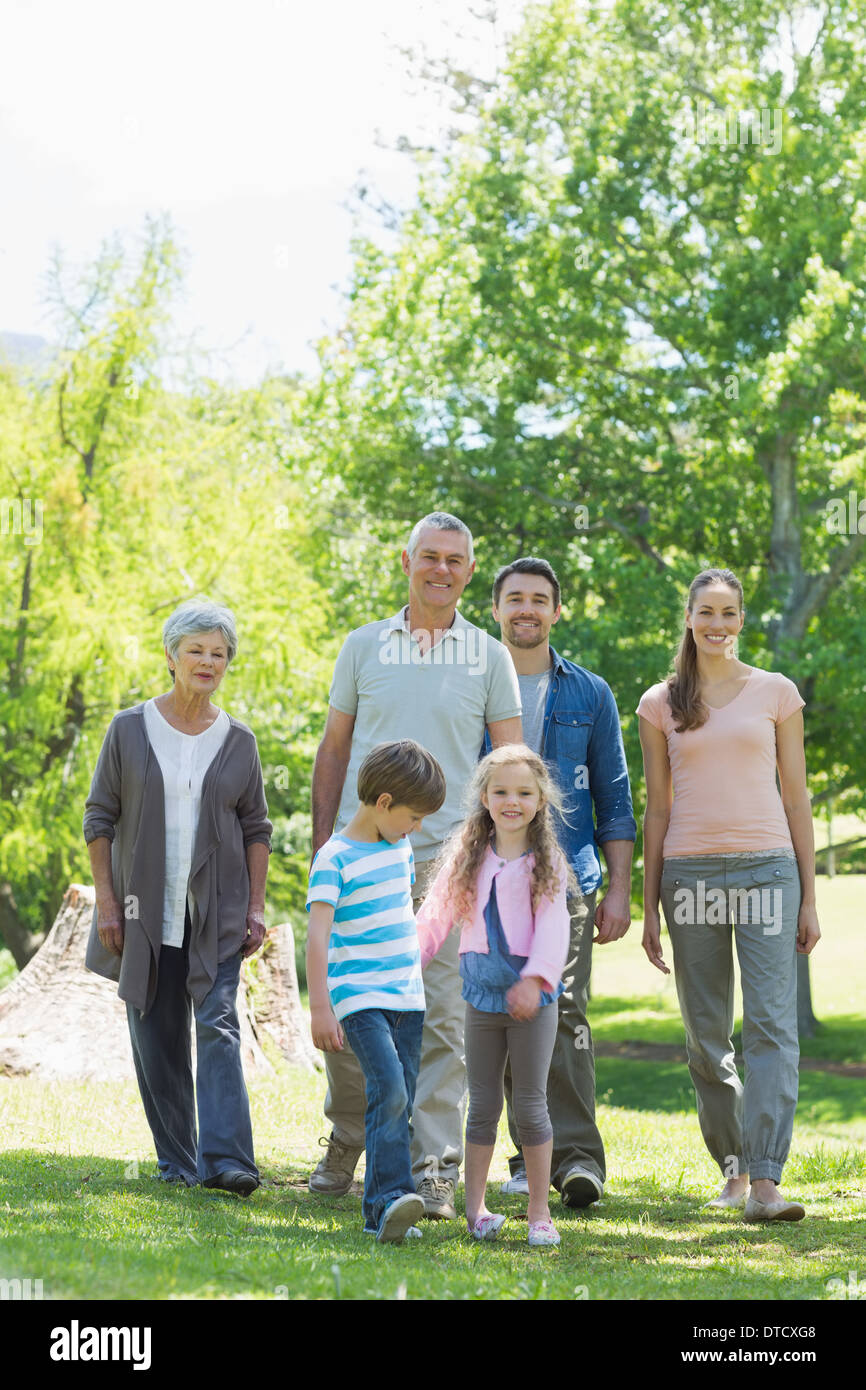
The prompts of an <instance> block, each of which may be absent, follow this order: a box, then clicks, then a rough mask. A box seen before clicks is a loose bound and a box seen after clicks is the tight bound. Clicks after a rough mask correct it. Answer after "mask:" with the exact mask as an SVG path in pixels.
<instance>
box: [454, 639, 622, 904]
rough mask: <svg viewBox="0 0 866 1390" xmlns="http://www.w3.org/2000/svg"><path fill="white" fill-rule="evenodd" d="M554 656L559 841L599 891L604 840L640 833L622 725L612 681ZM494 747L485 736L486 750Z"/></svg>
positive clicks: (547, 741) (547, 731)
mask: <svg viewBox="0 0 866 1390" xmlns="http://www.w3.org/2000/svg"><path fill="white" fill-rule="evenodd" d="M550 655H551V658H552V663H553V664H552V666H551V671H550V688H549V689H548V692H547V705H546V708H545V711H544V726H543V734H542V739H543V742H542V757H543V758H544V761H545V762H546V763H547V766H548V769H549V770H550V772H551V773H552V775H553V778H554V781H555V782H556V784H557V786H558V787H559V790H560V792H561V793H562V802H563V816H562V817H561V818H560V816H559V815H558V813H557V812H554V821H555V824H556V832H557V835H558V837H559V843H560V845H561V846H562V849H563V851H564V853H565V855H566V857H567V859H568V861H569V863H570V864H571V867H572V868H573V870H574V872H575V874H576V875H577V879H578V882H579V883H580V886H581V890H582V891H583V892H584V893H592V892H593V891H594V890H595V889H596V888H597V887H598V885H599V884H600V882H601V861H600V859H599V854H598V849H597V846H598V845H603V844H604V843H605V841H606V840H634V839H635V838H636V835H637V825H636V823H635V818H634V815H633V813H632V805H631V789H630V787H629V780H628V768H627V766H626V761H625V749H624V748H623V743H622V730H621V729H620V723H619V713H618V711H617V707H616V701H615V700H614V698H613V692H612V691H611V689H610V686H609V685H608V684H607V682H606V681H603V680H602V678H601V676H596V675H594V673H593V672H592V671H585V670H584V669H583V667H582V666H576V665H575V664H574V662H573V661H566V660H565V658H564V657H561V656H560V655H559V653H558V652H556V651H554V649H553V647H551V649H550ZM490 746H491V745H490V735H489V734H485V736H484V746H483V748H482V750H481V751H482V755H483V754H485V753H489V752H490ZM593 807H594V808H595V822H594V823H593Z"/></svg>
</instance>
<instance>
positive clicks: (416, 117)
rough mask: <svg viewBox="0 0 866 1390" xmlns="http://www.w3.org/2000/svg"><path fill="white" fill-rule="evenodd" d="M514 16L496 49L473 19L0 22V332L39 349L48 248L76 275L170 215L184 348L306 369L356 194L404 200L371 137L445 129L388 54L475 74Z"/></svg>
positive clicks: (248, 6) (177, 5)
mask: <svg viewBox="0 0 866 1390" xmlns="http://www.w3.org/2000/svg"><path fill="white" fill-rule="evenodd" d="M520 8H521V5H520V0H500V3H499V11H500V21H499V25H498V29H497V30H496V31H494V30H493V29H492V28H491V27H490V26H489V25H483V26H482V25H480V24H479V23H478V22H477V21H476V20H473V19H472V16H471V12H470V9H469V0H435V3H434V2H433V0H244V3H240V0H234V3H229V2H228V0H147V3H142V4H133V3H130V0H2V7H0V331H9V332H17V333H37V334H41V335H42V336H45V337H50V336H51V326H50V321H49V320H48V318H47V317H46V310H45V306H44V304H43V303H42V295H43V293H44V285H43V276H44V274H45V271H46V270H47V268H48V264H49V260H50V256H51V251H52V248H53V247H55V246H57V245H60V246H61V247H62V248H63V250H64V252H65V257H66V259H67V260H69V261H70V262H72V263H76V262H77V263H82V262H88V261H90V260H92V258H93V257H94V255H95V253H96V252H97V250H98V248H99V246H100V244H101V242H102V240H103V239H104V238H105V237H107V236H108V235H110V234H111V233H112V232H114V231H121V232H125V233H131V234H133V235H134V234H136V233H138V232H139V231H140V230H141V228H142V226H143V219H144V216H145V214H146V213H148V212H150V213H155V214H156V213H161V212H168V213H169V214H170V216H171V219H172V222H173V224H174V226H175V229H176V232H177V235H178V238H179V240H180V242H181V244H182V246H183V247H184V248H185V250H186V252H187V253H188V273H187V278H186V292H185V297H184V299H183V300H179V301H178V302H177V305H176V309H175V315H174V317H175V322H176V324H177V327H178V329H179V330H180V331H181V332H182V333H192V332H195V333H196V336H197V339H198V341H199V342H200V344H201V345H202V346H203V347H206V348H208V349H212V350H215V351H216V352H217V354H218V361H219V363H221V364H222V366H221V370H222V371H225V370H229V371H231V372H232V374H233V375H235V376H236V377H237V378H238V379H239V380H243V381H251V380H254V379H255V378H256V377H257V376H258V375H259V374H260V373H261V372H262V371H263V370H264V369H265V368H266V367H271V368H274V369H278V368H285V369H287V370H292V369H300V370H311V369H313V368H314V366H315V357H314V355H313V353H312V351H311V349H310V347H309V344H310V342H311V341H312V340H314V339H315V338H316V337H318V336H319V335H320V333H321V332H322V331H323V330H324V329H326V328H327V327H334V326H336V324H337V323H338V321H339V299H338V295H337V292H336V288H335V287H336V286H337V285H340V284H345V281H346V277H347V275H348V272H349V267H350V261H349V256H348V242H349V237H350V234H351V229H352V222H351V216H350V214H349V212H348V211H347V210H346V209H345V207H344V206H342V205H343V204H344V203H345V201H346V199H347V198H348V197H349V195H350V193H351V190H352V187H353V185H354V184H355V182H356V181H357V179H358V176H359V174H360V173H361V172H362V171H363V173H364V176H365V178H366V179H368V180H369V182H370V184H371V186H373V187H375V188H376V189H378V190H380V191H381V192H383V193H384V194H385V195H386V196H387V197H389V198H390V199H391V200H393V201H398V202H399V201H405V200H407V199H408V198H409V197H410V196H411V191H412V171H411V165H410V162H409V161H408V160H407V159H406V158H405V156H401V155H398V154H395V153H392V152H390V151H389V150H388V149H384V148H381V147H379V146H378V145H377V143H376V132H377V131H380V132H382V134H383V136H384V137H385V138H386V140H388V141H389V142H391V143H393V141H394V140H395V139H396V137H397V136H398V135H400V134H409V135H411V136H413V137H417V136H418V135H419V134H423V133H424V132H425V131H426V132H427V133H428V134H429V133H430V131H431V130H432V129H434V128H435V127H436V125H437V123H438V122H440V121H441V120H442V119H443V116H442V112H441V110H440V109H438V108H437V105H436V100H435V98H434V97H432V96H431V95H430V94H429V93H428V92H425V91H424V90H420V91H419V90H417V89H416V90H415V91H412V90H411V87H410V82H409V79H408V76H407V65H406V62H405V60H404V59H403V58H402V57H401V56H400V54H399V52H398V51H397V45H398V44H403V45H406V44H416V45H417V44H418V43H419V42H423V43H425V44H426V46H427V47H428V49H429V50H430V51H431V52H433V53H436V54H441V53H442V52H443V51H449V50H450V51H452V52H454V51H458V52H460V53H461V54H462V55H464V56H465V57H466V59H467V65H468V66H470V67H471V69H472V70H473V71H486V73H487V74H489V73H491V72H492V71H493V68H494V65H495V61H496V53H497V36H498V41H499V42H500V43H501V38H502V36H503V35H504V34H505V32H506V30H507V28H508V27H513V24H514V22H515V18H516V16H517V15H518V14H519V11H520ZM461 30H468V35H469V36H468V37H467V38H465V39H460V38H459V37H457V35H458V34H459V31H461ZM473 36H474V37H473ZM216 365H217V364H216V363H215V364H214V366H215V367H216Z"/></svg>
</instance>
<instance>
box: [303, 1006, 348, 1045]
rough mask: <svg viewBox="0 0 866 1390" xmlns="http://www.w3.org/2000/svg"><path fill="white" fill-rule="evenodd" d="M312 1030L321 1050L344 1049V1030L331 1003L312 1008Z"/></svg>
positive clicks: (314, 1043)
mask: <svg viewBox="0 0 866 1390" xmlns="http://www.w3.org/2000/svg"><path fill="white" fill-rule="evenodd" d="M310 1032H311V1033H312V1035H313V1047H317V1048H318V1049H319V1051H320V1052H342V1051H343V1030H342V1028H341V1027H340V1025H339V1023H338V1021H337V1017H336V1015H335V1013H334V1010H333V1009H332V1008H331V1006H330V1004H328V1005H321V1006H320V1007H319V1008H313V1009H310Z"/></svg>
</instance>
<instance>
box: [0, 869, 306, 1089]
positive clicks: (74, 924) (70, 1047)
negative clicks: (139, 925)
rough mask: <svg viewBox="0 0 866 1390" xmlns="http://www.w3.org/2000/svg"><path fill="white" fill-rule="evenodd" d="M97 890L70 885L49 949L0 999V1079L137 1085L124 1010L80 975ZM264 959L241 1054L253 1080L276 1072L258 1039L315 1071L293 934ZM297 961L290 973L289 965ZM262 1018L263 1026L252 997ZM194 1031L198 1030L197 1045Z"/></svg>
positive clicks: (100, 982) (241, 997)
mask: <svg viewBox="0 0 866 1390" xmlns="http://www.w3.org/2000/svg"><path fill="white" fill-rule="evenodd" d="M93 904H94V892H93V889H92V888H89V887H87V888H85V887H82V885H81V884H77V883H73V884H72V885H71V886H70V887H69V888H68V889H67V890H66V894H65V896H64V899H63V902H62V903H61V906H60V911H59V912H58V914H57V919H56V921H55V923H54V926H53V927H52V928H51V931H50V932H49V934H48V936H47V937H46V940H45V943H44V945H43V946H42V947H41V949H40V950H39V951H38V952H37V954H36V955H35V956H34V957H33V958H32V960H31V961H30V962H29V964H27V965H26V967H25V968H24V969H23V970H22V971H21V973H20V975H18V976H17V977H16V978H15V979H14V980H13V981H12V983H11V984H10V985H8V986H7V987H6V989H4V990H3V991H2V992H0V1072H6V1073H7V1074H12V1075H26V1074H30V1075H34V1076H38V1077H40V1078H41V1079H45V1080H69V1079H72V1078H87V1079H90V1080H95V1081H107V1080H118V1079H125V1078H133V1077H134V1076H135V1071H134V1068H133V1064H132V1053H131V1050H130V1045H129V1032H128V1029H127V1023H126V1005H125V1004H124V1003H123V1002H122V1001H121V1000H120V999H118V997H117V986H116V985H115V984H114V983H113V982H112V981H111V980H104V979H103V978H102V977H101V976H100V975H93V974H91V973H90V971H88V970H85V968H84V951H85V947H86V944H87V938H88V934H89V932H90V923H91V919H92V917H93ZM269 936H270V938H271V941H272V943H273V944H272V945H271V948H270V950H269V951H268V955H269V956H270V957H273V963H270V964H267V965H266V964H265V962H264V961H262V962H260V963H259V968H260V978H259V980H257V982H256V984H255V985H254V986H253V988H252V990H250V988H249V982H248V978H247V975H248V972H249V970H250V967H249V965H248V966H247V967H246V969H245V970H243V971H242V973H241V987H240V989H239V991H238V1014H239V1017H240V1028H241V1052H242V1056H243V1062H244V1071H245V1072H246V1074H247V1076H261V1075H268V1074H272V1073H273V1070H274V1068H273V1066H272V1065H271V1063H270V1062H269V1061H268V1059H267V1058H266V1057H265V1054H264V1052H263V1051H262V1048H261V1045H260V1035H265V1034H266V1035H267V1037H268V1038H269V1039H270V1041H271V1043H272V1046H273V1049H274V1057H275V1060H279V1058H280V1057H284V1058H285V1059H286V1060H287V1061H289V1062H292V1063H293V1064H294V1065H296V1066H303V1067H311V1066H313V1065H315V1064H316V1060H317V1059H316V1058H315V1055H314V1054H313V1049H312V1043H311V1042H310V1041H309V1029H308V1026H307V1022H306V1018H305V1015H304V1013H303V1010H302V1009H301V1002H300V998H299V996H298V985H297V978H296V976H295V974H294V944H293V942H292V932H291V927H289V926H288V925H283V926H279V927H276V928H274V930H273V931H272V932H271V933H269ZM287 957H290V958H291V969H290V968H289V967H288V966H287V965H286V958H287ZM253 994H254V995H255V999H256V1003H257V1005H258V1007H259V1009H260V1010H261V1014H262V1020H263V1022H262V1023H261V1024H260V1023H259V1021H258V1019H257V1017H256V1013H255V1011H254V1007H253V1003H252V995H253ZM194 1043H195V1030H193V1044H194Z"/></svg>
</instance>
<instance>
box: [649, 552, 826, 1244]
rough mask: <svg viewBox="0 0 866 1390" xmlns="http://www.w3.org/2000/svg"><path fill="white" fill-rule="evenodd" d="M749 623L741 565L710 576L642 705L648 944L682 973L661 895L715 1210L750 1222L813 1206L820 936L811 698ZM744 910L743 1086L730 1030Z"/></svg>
mask: <svg viewBox="0 0 866 1390" xmlns="http://www.w3.org/2000/svg"><path fill="white" fill-rule="evenodd" d="M744 620H745V612H744V610H743V589H742V585H741V584H740V581H739V580H738V579H737V578H736V576H735V575H733V574H732V573H731V571H730V570H725V569H710V570H704V571H703V572H702V573H701V574H699V575H697V577H696V578H695V579H694V580H693V582H692V586H691V588H690V590H689V597H688V604H687V606H686V612H685V630H684V632H683V637H682V641H681V642H680V647H679V651H678V652H677V656H676V662H675V674H674V675H673V676H670V677H668V679H667V680H666V681H663V682H662V683H661V684H659V685H654V686H653V687H652V688H651V689H650V690H647V691H646V692H645V694H644V695H643V696H642V697H641V701H640V704H639V705H638V711H637V712H638V714H639V715H640V738H641V745H642V748H643V756H644V770H645V773H646V786H647V809H646V816H645V818H644V935H643V946H644V950H645V951H646V953H647V956H648V957H649V959H650V961H652V963H653V965H654V966H656V968H657V969H658V970H661V971H663V973H664V974H666V975H667V974H669V973H670V972H669V970H668V967H667V965H666V964H665V963H664V961H663V959H662V951H661V944H660V921H659V910H658V902H659V896H661V901H662V906H663V907H664V912H665V918H666V920H667V924H668V931H669V933H670V938H671V944H672V946H673V953H674V970H675V974H676V984H677V994H678V996H679V1001H680V1009H681V1012H682V1017H683V1023H684V1025H685V1029H686V1044H687V1051H688V1059H689V1070H690V1072H691V1076H692V1080H693V1082H694V1085H695V1091H696V1093H697V1101H698V1117H699V1120H700V1125H701V1131H702V1133H703V1136H704V1140H705V1142H706V1145H707V1148H708V1149H709V1151H710V1153H711V1154H712V1156H713V1158H714V1159H715V1160H716V1162H717V1163H718V1165H719V1168H720V1169H721V1171H722V1175H723V1176H724V1177H725V1178H726V1179H727V1181H726V1183H725V1185H724V1187H723V1188H722V1190H721V1192H720V1193H719V1195H718V1197H716V1198H714V1200H713V1201H712V1202H710V1206H711V1207H715V1208H724V1207H743V1206H744V1207H745V1219H746V1220H747V1221H799V1220H800V1219H801V1218H802V1217H803V1216H804V1215H805V1213H804V1211H803V1208H802V1207H801V1206H800V1205H799V1203H797V1202H789V1201H786V1199H785V1198H784V1197H783V1196H782V1194H781V1192H780V1191H779V1188H778V1184H779V1182H780V1180H781V1176H782V1166H783V1164H784V1162H785V1159H786V1157H787V1154H788V1149H789V1147H790V1143H791V1132H792V1129H793V1124H794V1110H795V1108H796V1104H797V1081H798V1069H797V1064H798V1059H799V1045H798V1040H797V972H796V952H798V951H799V952H801V953H802V954H805V955H808V953H809V952H810V951H811V950H812V948H813V946H814V945H815V943H816V942H817V940H818V938H819V937H820V935H821V933H820V930H819V927H818V918H817V914H816V910H815V849H814V841H813V837H812V812H811V807H810V804H809V795H808V792H807V790H806V763H805V758H804V755H803V715H802V713H801V711H802V708H803V704H804V701H803V700H802V698H801V696H800V694H799V691H798V690H797V687H796V686H795V685H794V683H793V681H790V680H788V679H787V678H786V677H785V676H782V675H779V674H778V673H777V672H774V671H762V670H759V669H758V668H757V667H754V666H746V665H745V664H744V663H743V662H742V661H739V660H738V659H737V656H736V652H735V647H736V638H737V634H738V633H739V632H740V630H741V628H742V626H743V622H744ZM777 768H778V773H779V783H780V786H781V796H780V794H779V791H778V790H777V788H776V780H775V774H776V769H777ZM732 920H733V926H734V933H735V938H736V946H737V956H738V958H739V962H740V975H741V980H742V989H743V1053H744V1057H745V1084H744V1085H741V1083H740V1079H739V1076H738V1075H737V1069H736V1066H735V1064H734V1048H733V1044H732V1042H731V1033H732V1030H733V1022H734V992H733V968H732V956H731V922H732ZM750 1181H751V1193H749V1191H748V1189H749V1182H750ZM747 1196H748V1200H747Z"/></svg>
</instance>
